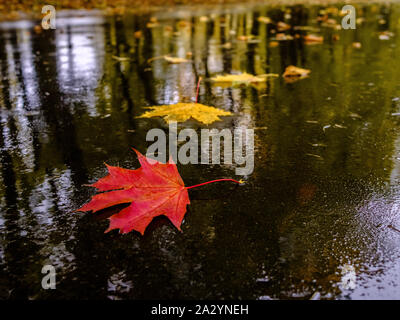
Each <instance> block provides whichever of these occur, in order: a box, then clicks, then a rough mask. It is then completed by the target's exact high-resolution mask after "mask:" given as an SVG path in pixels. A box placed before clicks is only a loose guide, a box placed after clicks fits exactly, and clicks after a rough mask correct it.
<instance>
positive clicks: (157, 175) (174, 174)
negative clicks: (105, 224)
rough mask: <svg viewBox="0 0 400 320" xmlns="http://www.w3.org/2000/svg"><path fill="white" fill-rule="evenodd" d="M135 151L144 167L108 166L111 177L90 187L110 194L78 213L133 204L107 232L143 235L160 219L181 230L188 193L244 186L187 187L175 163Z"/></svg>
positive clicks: (99, 196) (114, 218)
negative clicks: (198, 188)
mask: <svg viewBox="0 0 400 320" xmlns="http://www.w3.org/2000/svg"><path fill="white" fill-rule="evenodd" d="M133 150H134V151H135V152H136V154H137V155H138V159H139V162H140V164H141V167H140V168H139V169H136V170H130V169H124V168H120V167H113V166H109V165H107V164H106V166H107V169H108V175H107V176H105V177H104V178H101V179H100V180H98V181H97V182H95V183H93V184H92V185H90V186H91V187H95V188H97V189H98V190H99V191H107V192H103V193H99V194H96V195H94V196H93V197H92V199H91V201H90V202H89V203H87V204H85V205H84V206H83V207H81V208H80V209H78V210H77V211H93V212H96V211H99V210H101V209H105V208H108V207H112V206H115V205H118V204H122V203H131V204H130V205H129V206H128V207H126V208H125V209H123V210H121V211H120V212H119V213H117V214H114V215H113V216H111V217H110V218H109V219H110V226H109V228H108V229H107V230H106V231H105V232H109V231H110V230H113V229H120V233H128V232H130V231H132V230H136V231H139V232H140V233H141V234H144V231H145V229H146V228H147V226H148V225H149V224H150V222H151V221H152V220H153V218H154V217H157V216H159V215H165V216H166V217H168V218H169V219H170V220H171V222H172V223H173V224H174V226H175V227H177V228H178V230H181V228H180V226H181V224H182V220H183V217H184V215H185V213H186V206H187V205H188V204H190V201H189V195H188V192H187V189H190V188H194V187H198V186H201V185H204V184H208V183H212V182H216V181H234V182H236V183H241V182H239V181H236V180H233V179H218V180H213V181H209V182H205V183H201V184H198V185H195V186H191V187H185V185H184V183H183V181H182V178H181V176H180V175H179V172H178V169H177V167H176V165H175V163H174V162H173V161H172V159H170V160H169V161H168V162H167V163H161V162H158V161H156V160H153V159H149V158H146V157H145V156H144V155H142V154H141V153H140V152H139V151H137V150H135V149H133Z"/></svg>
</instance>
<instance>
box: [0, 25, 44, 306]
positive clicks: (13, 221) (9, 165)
mask: <svg viewBox="0 0 400 320" xmlns="http://www.w3.org/2000/svg"><path fill="white" fill-rule="evenodd" d="M2 40H3V41H0V44H6V41H5V40H4V39H2ZM10 41H11V43H12V44H13V47H14V50H12V52H13V54H14V56H13V57H12V59H13V61H14V63H15V64H16V66H17V68H18V70H17V72H16V76H17V79H18V80H19V83H17V84H16V85H20V86H21V88H22V89H23V93H22V95H23V99H24V102H25V103H26V90H25V86H24V84H23V81H22V78H21V73H22V70H21V67H20V65H19V58H20V57H19V53H18V50H17V43H16V34H15V32H12V36H11V38H10ZM8 61H9V60H8V57H7V56H6V53H5V47H4V45H0V62H1V74H2V85H3V87H4V89H5V90H4V91H3V100H2V102H3V103H4V106H5V108H6V109H7V110H12V109H13V102H12V101H11V100H10V94H9V89H10V87H11V84H10V80H9V77H10V74H9V72H8V69H7V67H8V64H7V62H8ZM14 85H15V84H14ZM7 120H8V121H7V123H8V128H9V132H10V137H11V141H12V142H13V143H15V144H17V143H18V142H17V138H16V136H17V132H18V129H17V127H16V125H15V121H14V117H12V116H10V117H9V118H8V119H7ZM0 150H1V154H0V163H1V175H2V179H3V183H4V199H5V209H4V215H3V217H4V226H5V232H4V263H5V267H4V268H3V269H4V270H6V271H3V272H2V273H4V277H5V283H8V284H7V285H6V290H8V292H7V294H6V296H5V297H4V298H27V297H29V296H30V295H31V294H32V293H33V292H34V291H33V290H32V287H33V286H34V283H35V282H36V281H35V280H37V278H38V277H37V276H36V277H35V276H34V275H33V276H32V277H31V274H30V273H29V269H30V268H34V269H38V273H37V275H39V274H40V262H41V260H42V259H41V257H40V256H37V254H38V252H39V250H40V247H39V246H38V245H37V244H36V243H35V242H34V241H32V240H33V239H35V237H34V236H32V234H31V233H30V232H29V230H30V229H31V227H34V226H35V225H36V224H37V223H36V221H35V219H34V217H32V216H31V214H30V208H29V202H28V201H29V200H28V199H29V196H28V194H27V193H29V191H30V189H29V188H28V189H25V190H24V191H23V194H22V195H20V196H19V195H18V190H17V188H16V183H17V172H16V169H15V168H14V164H13V163H14V161H13V158H12V156H11V154H10V153H9V151H8V150H7V149H6V146H5V137H4V128H3V122H1V121H0ZM20 180H22V181H20V183H21V184H23V185H29V184H28V183H27V182H26V181H24V180H25V179H24V177H23V176H22V177H21V178H20ZM19 199H21V200H19ZM18 202H20V205H21V210H22V209H23V210H24V212H25V214H26V218H28V219H29V224H28V226H27V227H25V228H23V227H22V226H21V225H20V222H19V219H20V214H19V210H20V209H19V208H18V207H19V206H18ZM22 234H24V235H22ZM2 277H3V275H2ZM2 282H3V281H2Z"/></svg>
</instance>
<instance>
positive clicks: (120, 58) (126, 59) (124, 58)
mask: <svg viewBox="0 0 400 320" xmlns="http://www.w3.org/2000/svg"><path fill="white" fill-rule="evenodd" d="M112 58H113V59H114V60H117V61H120V62H122V61H129V60H130V58H127V57H117V56H112Z"/></svg>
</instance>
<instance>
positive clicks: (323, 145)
mask: <svg viewBox="0 0 400 320" xmlns="http://www.w3.org/2000/svg"><path fill="white" fill-rule="evenodd" d="M310 145H311V146H313V147H327V145H326V144H324V143H310Z"/></svg>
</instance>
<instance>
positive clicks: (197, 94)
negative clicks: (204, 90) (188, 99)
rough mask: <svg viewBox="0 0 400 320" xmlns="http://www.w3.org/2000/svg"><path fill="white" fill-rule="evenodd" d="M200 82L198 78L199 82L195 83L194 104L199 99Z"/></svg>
mask: <svg viewBox="0 0 400 320" xmlns="http://www.w3.org/2000/svg"><path fill="white" fill-rule="evenodd" d="M200 81H201V77H200V78H199V81H198V82H197V89H196V103H197V101H198V99H199V89H200Z"/></svg>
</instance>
